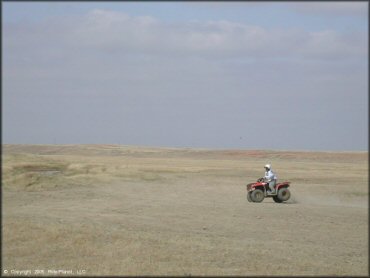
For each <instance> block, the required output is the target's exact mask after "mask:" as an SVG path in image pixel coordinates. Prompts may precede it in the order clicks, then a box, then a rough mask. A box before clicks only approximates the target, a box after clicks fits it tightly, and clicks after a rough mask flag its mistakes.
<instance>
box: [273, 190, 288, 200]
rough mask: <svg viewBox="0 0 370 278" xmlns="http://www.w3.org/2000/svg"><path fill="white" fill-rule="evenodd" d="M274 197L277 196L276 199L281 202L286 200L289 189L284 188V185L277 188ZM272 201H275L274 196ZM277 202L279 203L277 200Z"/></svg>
mask: <svg viewBox="0 0 370 278" xmlns="http://www.w3.org/2000/svg"><path fill="white" fill-rule="evenodd" d="M276 197H277V199H279V201H280V203H281V202H285V201H288V200H289V198H290V191H289V189H288V188H286V187H284V188H282V189H279V191H278V193H277V196H276ZM274 201H275V198H274ZM275 202H276V201H275ZM277 203H279V202H277Z"/></svg>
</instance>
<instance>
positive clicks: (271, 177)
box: [264, 164, 277, 194]
mask: <svg viewBox="0 0 370 278" xmlns="http://www.w3.org/2000/svg"><path fill="white" fill-rule="evenodd" d="M265 170H266V172H265V177H264V180H265V182H267V183H268V185H269V187H270V192H268V193H269V194H270V193H275V185H276V182H277V176H276V175H275V173H274V172H273V171H272V170H271V165H270V164H266V165H265Z"/></svg>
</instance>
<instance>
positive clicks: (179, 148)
mask: <svg viewBox="0 0 370 278" xmlns="http://www.w3.org/2000/svg"><path fill="white" fill-rule="evenodd" d="M6 145H13V146H16V145H24V146H117V147H132V148H142V149H172V150H189V149H190V150H194V151H221V152H222V151H261V152H269V151H270V152H319V153H367V152H368V150H306V149H260V148H206V147H172V146H153V145H131V144H109V143H104V144H96V143H66V144H41V143H40V144H38V143H2V146H6Z"/></svg>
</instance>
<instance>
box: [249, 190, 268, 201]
mask: <svg viewBox="0 0 370 278" xmlns="http://www.w3.org/2000/svg"><path fill="white" fill-rule="evenodd" d="M250 197H251V199H252V202H255V203H261V202H262V201H263V199H264V198H265V194H263V191H262V190H261V189H256V190H254V191H252V193H251V196H250Z"/></svg>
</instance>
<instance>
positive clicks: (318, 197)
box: [2, 145, 369, 276]
mask: <svg viewBox="0 0 370 278" xmlns="http://www.w3.org/2000/svg"><path fill="white" fill-rule="evenodd" d="M266 163H271V164H272V167H273V169H274V170H275V171H276V172H277V174H278V178H279V180H280V181H283V180H289V181H291V183H292V184H291V188H290V190H291V193H292V198H291V199H290V200H289V201H288V202H286V203H282V204H278V203H274V202H273V200H272V199H265V200H264V201H263V202H262V203H249V202H248V201H247V199H246V188H245V186H246V184H247V183H250V182H253V181H255V180H256V179H257V178H259V177H261V176H262V175H263V172H264V169H263V166H264V164H266ZM2 171H3V177H2V224H3V226H2V229H3V230H2V236H3V241H2V256H3V257H2V270H3V273H2V274H3V275H5V276H12V275H23V274H25V273H26V272H27V271H29V272H27V273H28V274H31V275H36V274H37V275H38V276H42V274H44V275H58V276H65V275H66V274H68V275H89V276H93V275H134V276H142V275H160V276H164V275H180V276H189V275H195V276H200V275H242V276H252V275H281V276H290V275H320V276H323V275H330V276H335V275H341V276H343V275H347V276H368V274H369V272H368V270H369V267H368V259H369V253H368V250H369V243H368V196H369V195H368V153H367V152H357V153H350V152H342V153H331V152H288V151H279V152H278V151H237V150H225V151H214V150H195V149H170V148H143V147H134V146H118V145H65V146H64V145H49V146H48V145H3V164H2ZM22 271H23V272H22Z"/></svg>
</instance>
